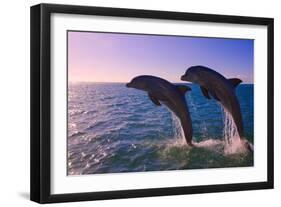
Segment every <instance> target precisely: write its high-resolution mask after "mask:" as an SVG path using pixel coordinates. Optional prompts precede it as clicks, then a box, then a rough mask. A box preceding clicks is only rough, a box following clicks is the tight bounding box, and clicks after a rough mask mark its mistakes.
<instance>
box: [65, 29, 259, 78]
mask: <svg viewBox="0 0 281 207" xmlns="http://www.w3.org/2000/svg"><path fill="white" fill-rule="evenodd" d="M253 53H254V40H243V39H223V38H196V37H179V36H160V35H136V34H120V33H96V32H72V31H69V32H68V78H69V81H70V82H78V81H79V82H85V81H86V82H129V81H130V80H131V79H132V78H133V77H135V76H138V75H155V76H159V77H162V78H164V79H166V80H168V81H170V82H181V81H180V76H181V75H183V74H184V72H185V71H186V69H187V68H188V67H190V66H194V65H204V66H207V67H210V68H212V69H214V70H216V71H218V72H219V73H221V74H223V75H224V76H225V77H226V78H234V77H237V78H240V79H242V80H243V83H253V68H254V62H253V61H254V58H253V55H254V54H253Z"/></svg>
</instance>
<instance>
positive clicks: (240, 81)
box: [228, 78, 242, 88]
mask: <svg viewBox="0 0 281 207" xmlns="http://www.w3.org/2000/svg"><path fill="white" fill-rule="evenodd" d="M228 80H229V81H230V82H231V84H232V85H233V87H234V88H236V86H238V85H239V84H240V83H242V80H240V79H239V78H229V79H228Z"/></svg>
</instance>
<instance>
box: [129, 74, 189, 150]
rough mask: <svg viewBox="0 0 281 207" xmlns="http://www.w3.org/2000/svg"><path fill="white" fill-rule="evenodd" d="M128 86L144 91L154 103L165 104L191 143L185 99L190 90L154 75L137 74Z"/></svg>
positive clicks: (157, 104) (187, 140)
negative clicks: (176, 118)
mask: <svg viewBox="0 0 281 207" xmlns="http://www.w3.org/2000/svg"><path fill="white" fill-rule="evenodd" d="M126 86H127V87H128V88H135V89H138V90H142V91H146V92H147V93H148V96H149V98H150V100H151V101H152V102H153V103H154V104H155V105H156V106H160V105H161V103H162V104H164V105H166V106H167V107H168V108H169V109H170V110H172V112H173V113H174V114H175V115H176V116H177V117H178V118H179V120H180V122H181V126H182V128H183V131H184V136H185V140H186V142H187V144H188V145H190V146H191V145H192V143H191V141H192V134H193V130H192V124H191V119H190V115H189V110H188V105H187V103H186V100H185V92H187V91H189V90H191V89H190V87H188V86H185V85H174V84H172V83H170V82H168V81H166V80H164V79H162V78H158V77H155V76H149V75H142V76H137V77H135V78H133V79H132V80H131V82H130V83H127V84H126Z"/></svg>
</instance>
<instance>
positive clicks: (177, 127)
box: [171, 112, 186, 144]
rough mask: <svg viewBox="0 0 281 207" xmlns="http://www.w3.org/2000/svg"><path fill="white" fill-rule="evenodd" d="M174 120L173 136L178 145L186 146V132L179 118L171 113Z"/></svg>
mask: <svg viewBox="0 0 281 207" xmlns="http://www.w3.org/2000/svg"><path fill="white" fill-rule="evenodd" d="M171 118H172V128H173V135H174V138H175V139H176V142H177V144H185V142H186V141H185V138H184V132H183V129H182V126H181V123H180V120H179V118H178V117H177V116H176V115H175V114H174V113H173V112H171Z"/></svg>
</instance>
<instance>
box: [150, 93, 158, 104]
mask: <svg viewBox="0 0 281 207" xmlns="http://www.w3.org/2000/svg"><path fill="white" fill-rule="evenodd" d="M148 97H149V98H150V100H151V101H152V102H153V103H154V104H155V105H156V106H161V103H160V102H159V100H158V99H157V98H155V97H154V96H153V95H152V94H151V93H148Z"/></svg>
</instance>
